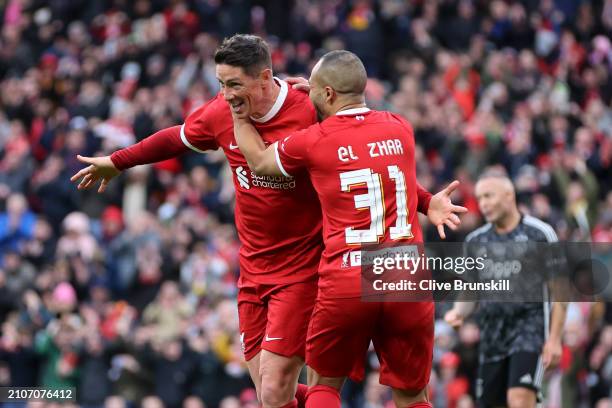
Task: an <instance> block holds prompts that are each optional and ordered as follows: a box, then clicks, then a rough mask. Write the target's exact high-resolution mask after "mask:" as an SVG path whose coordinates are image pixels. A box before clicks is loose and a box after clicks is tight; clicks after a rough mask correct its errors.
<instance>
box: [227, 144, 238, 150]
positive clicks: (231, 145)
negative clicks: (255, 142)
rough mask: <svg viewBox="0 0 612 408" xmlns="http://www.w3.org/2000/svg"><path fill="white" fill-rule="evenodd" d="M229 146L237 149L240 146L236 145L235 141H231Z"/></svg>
mask: <svg viewBox="0 0 612 408" xmlns="http://www.w3.org/2000/svg"><path fill="white" fill-rule="evenodd" d="M229 148H230V149H231V150H234V149H237V148H238V146H237V145H235V144H233V143H230V145H229Z"/></svg>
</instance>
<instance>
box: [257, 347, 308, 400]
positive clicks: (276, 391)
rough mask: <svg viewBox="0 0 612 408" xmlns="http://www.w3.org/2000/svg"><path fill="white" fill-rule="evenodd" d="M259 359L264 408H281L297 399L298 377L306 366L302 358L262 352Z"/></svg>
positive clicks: (261, 394) (261, 397)
mask: <svg viewBox="0 0 612 408" xmlns="http://www.w3.org/2000/svg"><path fill="white" fill-rule="evenodd" d="M259 355H260V358H259V379H260V393H258V395H259V397H260V401H261V403H262V404H263V406H264V408H280V407H284V406H286V405H287V404H289V403H291V402H292V401H293V400H294V398H295V392H296V390H297V383H298V377H299V375H300V371H301V370H302V367H303V366H304V360H302V359H301V358H300V357H297V356H293V357H285V356H281V355H279V354H275V353H272V352H270V351H268V350H262V351H261V352H260V353H259Z"/></svg>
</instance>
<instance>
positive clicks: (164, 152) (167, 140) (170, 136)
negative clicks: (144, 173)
mask: <svg viewBox="0 0 612 408" xmlns="http://www.w3.org/2000/svg"><path fill="white" fill-rule="evenodd" d="M186 151H189V147H187V146H186V145H185V144H184V143H183V142H182V141H181V127H180V126H173V127H170V128H166V129H163V130H160V131H159V132H157V133H155V134H153V135H151V136H149V137H147V138H146V139H144V140H142V141H141V142H139V143H136V144H134V145H132V146H130V147H126V148H125V149H121V150H117V151H116V152H114V153H113V154H112V155H110V156H102V157H83V156H77V158H78V159H79V160H80V161H81V162H83V163H86V164H88V165H89V166H87V167H85V168H84V169H82V170H80V171H79V172H77V173H76V174H75V175H73V176H72V177H71V178H70V180H71V181H72V182H77V181H79V180H80V182H79V184H78V189H79V190H82V189H88V188H90V187H92V186H94V185H95V184H96V183H97V182H98V181H100V187H99V188H98V192H99V193H103V192H104V190H106V186H107V185H108V183H109V182H110V180H111V179H113V178H114V177H115V176H117V175H118V174H119V173H120V172H121V171H122V170H125V169H128V168H130V167H134V166H138V165H141V164H150V163H157V162H159V161H163V160H168V159H171V158H173V157H177V156H179V155H181V154H183V153H185V152H186Z"/></svg>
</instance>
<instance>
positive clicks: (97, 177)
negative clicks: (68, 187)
mask: <svg viewBox="0 0 612 408" xmlns="http://www.w3.org/2000/svg"><path fill="white" fill-rule="evenodd" d="M77 159H79V161H81V162H83V163H86V164H89V166H87V167H85V168H84V169H81V170H80V171H79V172H78V173H76V174H75V175H74V176H72V177H70V181H72V182H73V183H76V182H77V181H78V180H79V179H81V181H80V182H79V184H78V186H77V188H78V189H79V190H86V189H88V188H90V187H91V186H93V185H94V184H96V183H97V182H98V181H100V187H98V193H103V192H104V191H105V190H106V186H107V185H108V183H109V181H111V180H112V179H113V177H116V176H117V175H118V174H119V173H121V171H120V170H118V169H117V168H116V167H115V165H114V164H113V162H112V160H111V159H110V156H101V157H84V156H81V155H77Z"/></svg>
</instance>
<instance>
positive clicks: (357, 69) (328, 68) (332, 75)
mask: <svg viewBox="0 0 612 408" xmlns="http://www.w3.org/2000/svg"><path fill="white" fill-rule="evenodd" d="M311 80H312V81H315V82H317V84H318V85H319V86H322V87H325V86H329V87H331V88H333V89H334V90H335V91H336V92H337V93H339V94H353V95H359V96H361V95H363V93H364V91H365V87H366V82H367V80H368V75H367V73H366V70H365V67H364V66H363V63H362V62H361V60H360V59H359V57H357V56H356V55H355V54H353V53H352V52H350V51H345V50H341V51H331V52H328V53H327V54H325V55H324V56H323V57H322V58H321V59H320V60H319V62H318V63H317V65H316V66H315V67H314V69H313V70H312V75H311Z"/></svg>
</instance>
